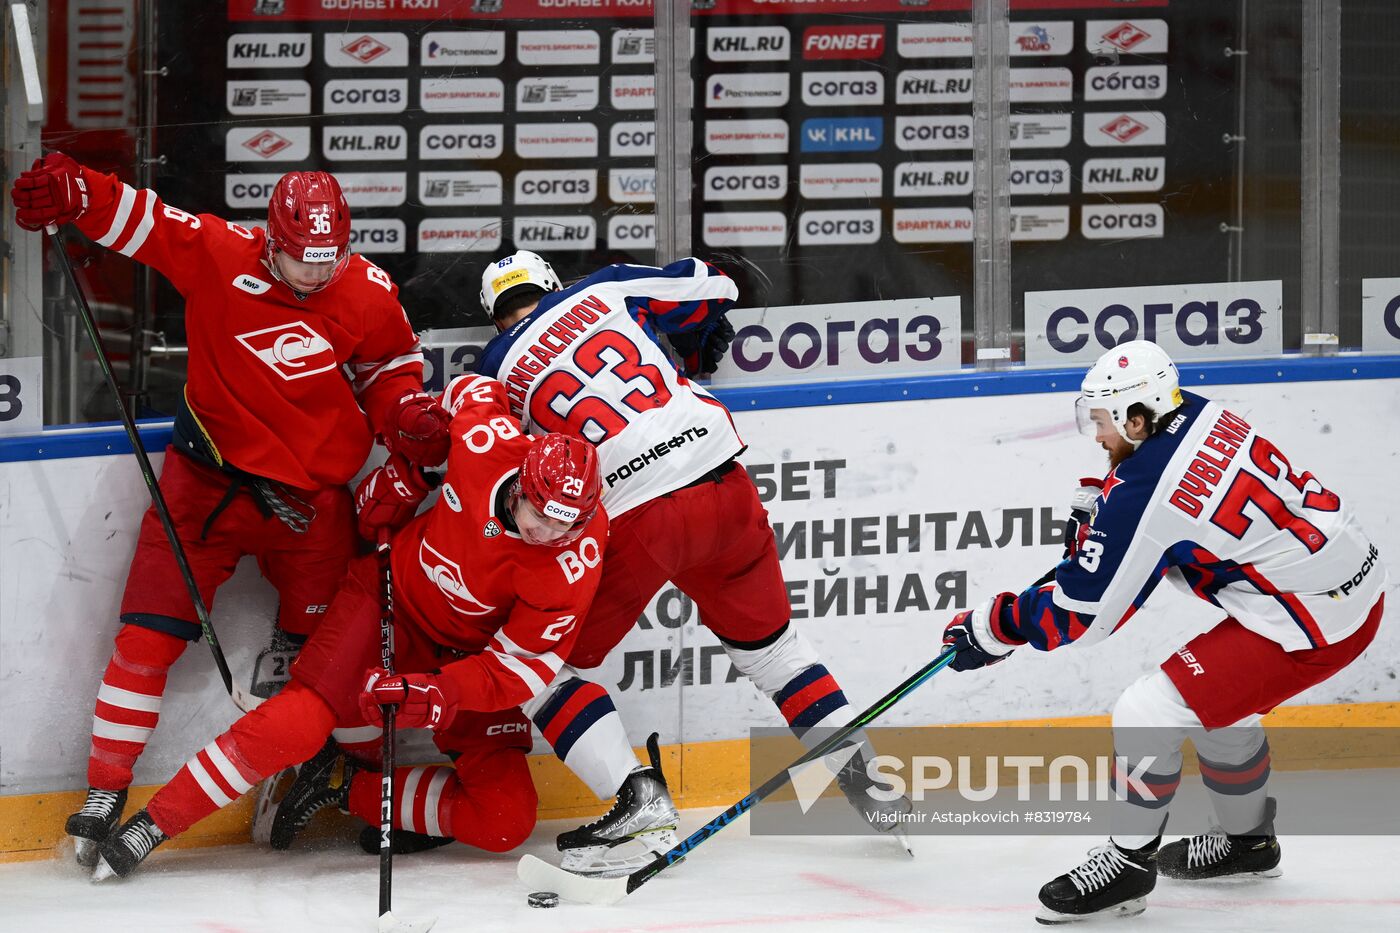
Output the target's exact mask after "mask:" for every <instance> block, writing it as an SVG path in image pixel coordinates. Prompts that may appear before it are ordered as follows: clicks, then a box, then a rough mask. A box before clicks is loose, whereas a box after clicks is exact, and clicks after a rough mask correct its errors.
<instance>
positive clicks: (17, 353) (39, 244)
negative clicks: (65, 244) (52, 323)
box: [0, 0, 46, 388]
mask: <svg viewBox="0 0 1400 933" xmlns="http://www.w3.org/2000/svg"><path fill="white" fill-rule="evenodd" d="M3 19H4V28H3V41H4V46H3V49H0V61H3V62H4V66H5V76H4V77H5V102H4V109H5V115H4V124H3V128H0V134H2V135H3V139H4V144H5V145H4V148H5V156H6V157H5V160H4V170H5V178H6V179H7V180H6V181H5V185H6V186H7V187H8V186H9V181H8V179H12V178H14V177H15V176H17V175H18V174H19V173H20V172H22V171H24V170H25V169H27V168H29V166H30V164H31V163H32V162H33V161H34V160H35V159H37V158H39V156H40V155H41V153H40V148H39V132H40V129H41V128H42V126H43V123H44V88H43V73H44V72H43V69H44V65H45V64H46V63H45V62H44V61H43V58H42V50H43V49H44V48H45V46H44V43H43V35H42V31H43V30H44V24H45V22H46V19H45V17H43V16H40V15H38V11H37V9H36V4H35V3H33V2H32V0H31V2H29V3H24V2H15V3H6V4H5V5H4V8H3ZM0 226H3V235H4V245H5V246H6V247H7V248H6V249H5V250H4V251H3V256H0V262H3V264H4V269H3V280H4V306H3V308H0V357H30V356H43V355H44V319H43V307H42V304H43V303H42V301H41V300H40V296H41V295H42V294H43V287H42V282H43V272H44V238H43V236H41V235H39V234H35V233H29V232H27V231H24V230H21V229H20V228H19V225H18V224H16V223H15V217H14V211H12V210H10V206H9V199H8V198H7V199H6V201H5V216H4V219H3V220H0ZM36 388H37V387H36Z"/></svg>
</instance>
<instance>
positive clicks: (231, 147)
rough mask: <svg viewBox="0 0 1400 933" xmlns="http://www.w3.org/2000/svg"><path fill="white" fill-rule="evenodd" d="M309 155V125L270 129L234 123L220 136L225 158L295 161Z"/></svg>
mask: <svg viewBox="0 0 1400 933" xmlns="http://www.w3.org/2000/svg"><path fill="white" fill-rule="evenodd" d="M310 155H311V129H310V127H304V126H280V127H278V128H277V129H275V130H274V129H268V128H264V127H258V126H237V127H234V128H232V129H230V130H229V131H228V135H227V136H225V137H224V159H225V160H226V161H228V162H296V161H301V160H303V159H307V158H309V157H310Z"/></svg>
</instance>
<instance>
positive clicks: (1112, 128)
mask: <svg viewBox="0 0 1400 933" xmlns="http://www.w3.org/2000/svg"><path fill="white" fill-rule="evenodd" d="M1099 132H1101V133H1106V134H1108V135H1109V136H1112V137H1113V138H1114V139H1116V140H1118V141H1119V142H1120V143H1125V142H1127V141H1128V140H1130V139H1132V138H1133V137H1134V136H1138V135H1140V134H1142V133H1145V132H1147V124H1145V123H1139V122H1138V121H1137V120H1134V119H1133V118H1132V117H1130V116H1128V115H1127V114H1126V113H1125V114H1121V115H1119V116H1117V117H1114V118H1113V119H1112V120H1109V121H1108V122H1107V123H1105V124H1104V125H1103V126H1101V127H1099Z"/></svg>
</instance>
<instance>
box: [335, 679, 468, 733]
mask: <svg viewBox="0 0 1400 933" xmlns="http://www.w3.org/2000/svg"><path fill="white" fill-rule="evenodd" d="M359 699H360V713H361V714H362V715H363V716H364V717H365V721H366V722H368V723H369V724H370V725H372V726H382V725H384V713H383V711H382V710H381V709H380V707H382V706H395V707H398V712H397V713H395V718H394V721H395V723H396V724H397V725H400V726H403V727H404V728H405V729H433V730H435V731H436V730H441V729H446V728H447V727H448V726H449V725H451V724H452V720H453V719H454V718H456V716H457V703H458V701H459V696H458V692H457V684H456V682H455V681H454V680H452V678H450V677H439V676H437V675H436V674H390V673H389V672H388V671H386V670H385V669H384V668H382V667H375V668H371V669H370V670H369V671H367V672H366V673H365V685H364V688H363V689H362V690H361V691H360V698H359Z"/></svg>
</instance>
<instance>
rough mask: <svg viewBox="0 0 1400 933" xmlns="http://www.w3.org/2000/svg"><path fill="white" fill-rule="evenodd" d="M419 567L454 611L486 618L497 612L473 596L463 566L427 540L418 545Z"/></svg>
mask: <svg viewBox="0 0 1400 933" xmlns="http://www.w3.org/2000/svg"><path fill="white" fill-rule="evenodd" d="M418 566H419V567H422V568H423V574H424V576H426V577H427V578H428V579H429V580H431V581H433V584H434V585H435V586H436V587H437V588H438V592H440V593H442V598H443V599H444V600H445V601H446V602H447V605H448V606H450V607H451V608H452V609H453V610H454V611H456V612H460V613H461V614H462V615H466V616H484V615H486V614H488V613H490V612H493V611H495V608H496V607H495V606H488V605H487V604H486V603H483V602H482V601H481V600H479V599H477V598H476V597H475V596H473V595H472V591H471V590H469V589H467V581H466V578H465V577H463V576H462V568H461V566H460V565H459V564H458V563H457V562H456V561H454V560H452V559H451V558H450V557H447V556H446V555H444V554H443V553H442V552H441V551H439V550H438V549H437V548H435V547H433V546H432V545H431V544H429V543H428V539H427V538H424V539H423V541H422V542H421V543H420V544H419V545H418Z"/></svg>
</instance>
